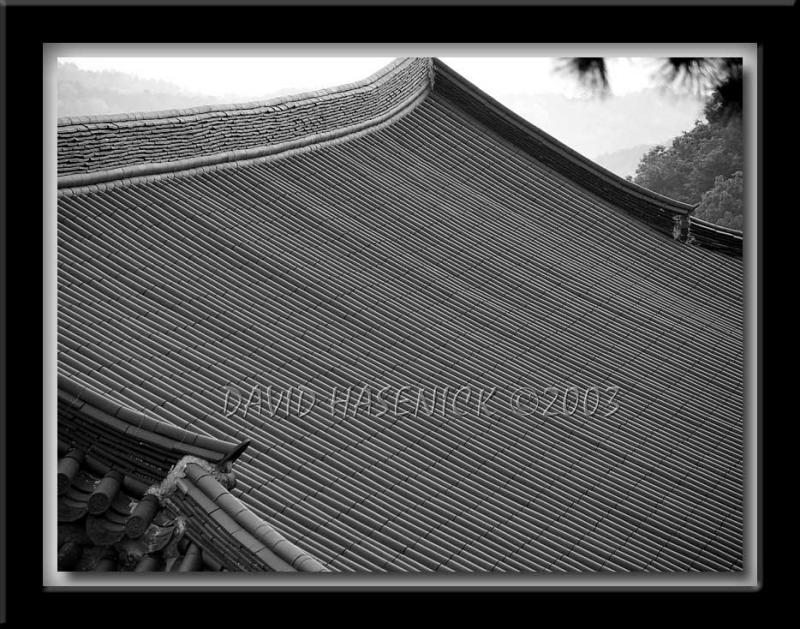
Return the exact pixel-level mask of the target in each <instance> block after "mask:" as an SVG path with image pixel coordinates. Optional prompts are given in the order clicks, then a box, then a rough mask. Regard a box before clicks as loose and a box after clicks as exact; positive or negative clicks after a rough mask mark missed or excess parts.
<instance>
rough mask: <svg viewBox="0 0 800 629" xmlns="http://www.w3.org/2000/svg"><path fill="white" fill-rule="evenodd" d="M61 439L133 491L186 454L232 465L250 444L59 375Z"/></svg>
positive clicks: (154, 480)
mask: <svg viewBox="0 0 800 629" xmlns="http://www.w3.org/2000/svg"><path fill="white" fill-rule="evenodd" d="M58 407H59V422H58V430H59V439H60V440H61V441H63V442H65V443H70V444H72V445H73V446H74V447H76V448H80V449H81V450H82V451H83V453H84V455H85V457H86V461H87V464H88V465H89V467H90V468H91V469H93V470H94V471H96V472H101V473H105V472H107V471H109V470H112V469H113V470H117V471H118V472H120V473H121V474H122V480H121V482H122V483H123V484H125V485H126V486H128V487H129V488H130V489H131V490H132V491H133V492H134V493H139V494H143V493H144V492H145V491H146V489H147V487H148V486H150V485H152V484H153V483H157V482H160V481H161V479H162V478H163V477H164V476H165V475H166V473H167V472H168V471H169V469H170V468H171V467H172V466H173V465H175V463H177V461H178V460H179V459H180V458H181V457H183V456H187V455H189V456H196V457H199V458H201V459H204V460H206V461H209V462H211V463H215V464H218V465H225V464H229V463H230V464H232V463H233V461H235V460H236V459H237V458H238V457H239V456H240V455H241V454H242V452H244V450H245V449H246V448H247V446H248V445H249V442H248V441H243V442H241V443H238V444H237V443H229V442H225V441H220V440H218V439H214V438H212V437H207V436H205V435H201V434H198V433H194V432H191V431H188V430H185V429H183V428H179V427H177V426H173V425H170V424H167V423H165V422H163V421H159V420H156V419H153V418H152V417H149V416H148V415H147V414H145V413H143V412H141V411H136V410H133V409H131V408H129V407H128V406H125V405H122V404H118V403H117V402H115V401H113V399H111V398H110V397H107V396H104V395H101V394H99V393H97V392H95V391H92V390H91V389H88V388H86V387H84V386H82V385H79V384H77V383H76V382H74V381H72V380H70V379H69V378H67V377H65V376H63V375H59V377H58Z"/></svg>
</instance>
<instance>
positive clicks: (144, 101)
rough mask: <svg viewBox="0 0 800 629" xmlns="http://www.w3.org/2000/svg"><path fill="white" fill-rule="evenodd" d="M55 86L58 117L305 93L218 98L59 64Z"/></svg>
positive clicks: (296, 90)
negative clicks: (56, 89) (56, 85)
mask: <svg viewBox="0 0 800 629" xmlns="http://www.w3.org/2000/svg"><path fill="white" fill-rule="evenodd" d="M57 83H58V116H59V118H60V117H63V116H90V115H96V114H118V113H133V112H144V111H159V110H163V109H186V108H189V107H198V106H201V105H220V104H227V103H236V102H243V101H245V102H246V101H251V100H269V99H271V98H276V97H278V96H285V95H287V94H295V93H299V92H302V91H305V90H304V89H303V88H286V89H282V90H279V91H276V92H271V93H269V94H263V95H259V96H254V97H252V98H251V97H242V96H241V95H236V94H231V95H226V96H224V97H218V96H211V95H208V94H200V93H196V92H190V91H188V90H185V89H184V88H182V87H180V86H179V85H175V84H174V83H170V82H168V81H160V80H156V79H144V78H141V77H138V76H135V75H133V74H128V73H126V72H116V71H109V70H102V71H92V70H83V69H81V68H79V67H78V66H76V65H75V64H74V63H59V64H58V69H57Z"/></svg>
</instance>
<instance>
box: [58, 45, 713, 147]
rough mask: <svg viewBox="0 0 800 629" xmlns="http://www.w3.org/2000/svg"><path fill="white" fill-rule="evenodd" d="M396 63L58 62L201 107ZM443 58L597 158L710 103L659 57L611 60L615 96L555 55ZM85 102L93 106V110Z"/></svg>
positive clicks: (359, 75)
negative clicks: (155, 84)
mask: <svg viewBox="0 0 800 629" xmlns="http://www.w3.org/2000/svg"><path fill="white" fill-rule="evenodd" d="M392 60H393V58H392V57H350V58H336V57H321V58H314V57H267V58H264V57H238V58H237V57H216V58H202V57H171V58H164V57H150V58H148V57H60V58H59V63H61V62H65V63H72V64H74V65H75V66H77V67H78V68H80V69H83V70H90V71H101V70H113V71H118V72H123V73H126V74H130V75H134V76H137V77H139V78H141V79H149V80H159V81H166V82H168V83H171V84H173V85H175V86H177V87H178V88H180V89H181V90H184V91H185V92H186V93H187V94H192V95H195V98H194V99H193V100H192V101H191V102H188V103H187V106H193V105H196V104H197V103H198V102H200V101H202V97H204V96H207V97H213V99H214V101H215V102H246V101H252V100H259V99H264V98H269V97H272V96H276V95H284V94H288V93H296V92H303V91H310V90H316V89H321V88H324V87H332V86H335V85H341V84H343V83H350V82H354V81H358V80H360V79H363V78H366V77H367V76H369V75H370V74H372V73H374V72H376V71H378V70H379V69H380V68H382V67H383V66H385V65H386V64H388V63H390V62H391V61H392ZM442 60H443V61H444V62H445V63H447V64H448V65H450V66H451V67H452V68H453V69H454V70H456V71H457V72H459V73H460V74H462V75H463V76H464V77H466V78H467V79H469V80H470V81H472V82H473V83H475V84H476V85H477V86H478V87H480V88H481V89H483V90H484V91H486V92H487V93H489V94H490V95H491V96H493V97H494V98H496V99H497V100H499V101H500V102H502V103H503V104H505V105H506V106H508V107H510V108H511V109H513V110H514V111H515V112H516V113H518V114H519V115H521V116H523V117H524V118H526V119H527V120H529V121H530V122H532V123H533V124H535V125H536V126H538V127H540V128H542V129H543V130H544V131H546V132H548V133H550V134H551V135H553V136H555V137H556V138H558V139H559V140H561V141H562V142H564V143H566V144H567V145H569V146H571V147H572V148H574V149H576V150H578V151H579V152H581V153H583V154H584V155H586V156H587V157H590V158H595V157H597V156H598V155H601V154H603V153H611V152H614V151H619V150H621V149H627V148H630V147H636V146H642V145H653V144H657V143H664V142H667V141H669V140H670V139H671V138H672V137H675V136H677V135H679V134H680V133H682V132H683V131H688V130H689V129H691V128H692V126H693V125H694V122H695V120H697V119H698V118H701V117H702V106H703V103H702V101H701V100H699V99H698V98H696V97H691V96H688V95H682V96H676V95H675V94H674V93H671V92H667V91H665V90H663V89H659V88H658V86H659V82H658V81H657V80H655V75H656V72H657V70H658V60H657V59H652V58H611V59H609V78H610V83H611V89H612V94H611V96H608V97H606V98H599V97H597V96H596V95H592V94H589V93H587V92H586V91H585V90H584V89H583V88H582V87H581V86H580V85H579V83H578V82H577V81H576V80H575V78H574V77H573V76H569V75H565V74H564V73H560V72H559V71H558V70H557V65H558V60H557V59H554V58H551V57H487V58H470V57H442ZM139 96H142V97H143V98H144V99H145V100H141V99H139V100H137V101H136V103H137V105H136V106H137V108H139V109H141V108H142V107H146V103H147V100H146V96H147V95H146V94H144V95H139ZM198 99H200V101H198ZM141 103H145V105H142V104H141ZM85 106H86V107H87V108H91V104H89V105H85ZM98 107H99V105H98ZM153 108H158V106H157V105H153ZM162 108H163V107H162ZM71 113H72V112H71ZM81 113H85V114H94V113H111V112H108V111H83V112H81Z"/></svg>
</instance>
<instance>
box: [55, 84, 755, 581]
mask: <svg viewBox="0 0 800 629" xmlns="http://www.w3.org/2000/svg"><path fill="white" fill-rule="evenodd" d="M438 84H439V77H438V75H437V79H436V85H438ZM472 114H474V112H472V113H469V112H468V108H465V107H464V103H463V102H462V101H461V100H459V99H453V98H452V97H451V94H450V93H448V92H447V91H446V90H444V91H438V88H436V89H435V90H434V92H433V94H432V95H430V96H428V98H427V99H426V100H425V101H424V102H423V103H422V104H421V105H419V106H418V107H416V108H415V109H414V110H413V111H411V112H410V113H408V114H407V115H406V116H405V117H403V118H402V119H400V120H399V121H397V122H395V123H393V124H392V125H390V126H389V127H386V128H384V129H381V130H379V131H376V132H374V133H372V134H369V135H365V136H363V137H359V138H357V139H354V140H352V141H348V142H343V143H340V144H338V145H335V146H330V147H326V148H323V149H320V150H317V151H313V152H309V153H305V154H297V155H292V156H288V157H285V158H280V159H275V160H273V161H270V162H267V163H260V164H249V165H243V166H242V167H240V168H236V169H230V170H225V171H218V172H210V173H200V174H197V175H192V176H187V177H183V178H180V179H163V180H155V181H147V182H142V183H139V184H131V185H126V186H119V187H116V188H114V189H109V190H105V191H97V192H86V193H83V194H80V195H73V196H63V197H61V198H60V199H59V215H58V221H59V236H58V237H59V260H58V266H59V370H60V372H61V373H62V374H64V375H66V376H68V377H70V378H72V379H74V380H76V381H78V382H80V383H81V384H82V385H85V386H86V387H87V388H88V389H90V390H94V391H98V392H100V393H102V394H103V395H108V396H113V398H114V399H115V400H119V401H120V403H125V404H127V405H130V406H133V407H135V408H138V409H140V410H141V411H143V412H146V413H147V414H148V415H150V416H153V417H156V418H158V419H159V420H161V421H164V422H167V423H172V424H173V425H176V426H181V427H190V428H191V430H196V431H200V432H202V433H203V434H206V435H208V436H209V437H212V438H216V439H223V440H244V439H249V440H251V447H250V448H249V449H248V451H247V452H245V453H244V454H243V455H242V456H241V457H240V458H239V460H238V462H237V479H238V481H237V484H236V487H234V488H233V489H232V490H231V493H232V494H233V495H234V496H235V497H236V498H238V500H240V501H241V503H242V504H243V505H244V506H245V507H247V509H248V510H250V511H252V512H253V514H254V515H256V516H257V517H259V518H261V519H263V520H265V521H266V522H268V523H269V524H270V526H274V527H275V528H276V529H277V530H279V531H281V533H282V534H283V535H284V536H285V537H286V539H287V540H288V541H289V542H291V543H292V544H296V545H297V546H298V547H299V548H302V549H303V550H304V551H305V552H307V553H309V554H311V555H313V556H314V557H316V559H317V560H319V561H320V562H321V564H322V565H323V566H324V567H325V568H327V569H330V570H336V571H346V572H349V571H375V572H381V571H444V572H453V571H497V572H518V571H522V572H525V571H541V572H565V571H616V572H625V571H655V572H686V571H730V570H734V571H735V570H740V569H741V568H742V545H743V541H742V535H743V534H742V530H743V510H742V496H743V492H744V487H743V467H744V444H743V418H742V413H743V400H742V396H743V394H742V388H743V380H742V374H743V342H742V330H743V284H742V282H743V279H742V263H741V259H738V258H735V257H731V256H726V255H721V254H720V253H717V252H714V251H710V250H707V249H705V248H702V247H693V246H688V245H687V244H686V243H685V242H681V241H676V240H674V239H673V238H672V236H671V235H664V234H662V233H660V232H659V231H658V230H655V229H653V224H652V221H649V220H648V221H642V220H640V219H639V218H637V216H635V212H632V211H630V208H625V209H622V208H620V207H619V205H618V204H617V203H612V202H611V201H609V200H608V199H606V198H604V197H603V196H601V195H599V194H598V193H597V191H596V189H594V188H592V186H591V185H590V186H589V188H590V190H587V189H586V188H585V187H584V185H583V180H581V181H575V180H573V178H572V173H571V172H565V171H563V170H562V169H560V168H557V167H554V166H553V165H552V164H549V163H545V161H546V160H545V161H543V160H540V159H537V158H535V157H534V156H533V155H532V154H531V152H530V151H528V150H525V149H522V148H520V147H519V146H518V145H516V144H513V143H512V142H511V140H512V139H513V138H508V137H505V136H501V135H500V134H498V133H497V130H496V128H495V127H493V126H489V125H487V124H486V123H485V122H484V121H483V117H481V116H478V117H475V116H474V115H472ZM662 231H666V230H662ZM364 384H374V385H375V386H376V388H377V387H380V386H382V385H390V386H394V387H395V388H397V387H400V386H404V385H410V386H423V387H426V389H427V390H428V391H430V390H431V389H432V388H433V387H434V386H435V385H439V386H450V387H455V388H458V387H460V386H462V385H467V384H470V385H473V386H474V387H485V388H487V389H488V388H491V387H497V389H498V394H497V396H496V398H495V401H496V404H495V405H494V406H495V408H494V410H495V412H494V413H493V414H492V415H491V416H489V415H486V414H484V415H478V414H477V413H475V412H474V411H471V412H468V413H467V414H466V415H464V416H459V417H455V416H449V415H448V416H442V415H437V414H433V415H432V416H427V415H425V414H418V415H417V416H412V415H405V416H402V415H396V414H394V413H392V412H389V413H386V414H384V415H381V416H378V415H376V414H374V413H369V412H360V413H358V414H356V415H352V414H351V415H350V416H348V417H345V418H342V417H341V415H339V416H332V415H331V413H330V412H329V410H328V409H327V408H326V407H325V404H324V400H323V401H322V402H321V403H320V404H319V405H318V406H316V407H315V408H313V410H312V411H311V412H309V413H308V414H307V415H304V416H302V417H300V416H298V415H297V414H293V413H290V414H289V416H285V415H281V414H280V413H278V414H277V415H275V416H273V417H269V416H268V414H263V413H262V414H261V415H256V414H254V413H251V414H250V415H248V416H244V415H243V414H242V413H228V412H225V406H224V400H225V395H226V391H228V392H229V391H230V390H231V388H235V389H238V390H241V391H243V392H244V394H245V395H246V394H247V392H249V391H251V389H252V388H253V386H254V385H261V386H262V393H263V392H265V391H266V387H267V386H272V388H273V389H274V390H281V389H283V390H285V389H288V388H289V387H300V386H303V387H306V388H307V389H309V390H311V391H315V392H317V393H318V394H320V397H321V398H323V397H324V395H325V394H326V393H329V392H330V391H331V389H332V388H333V387H338V388H339V390H340V391H341V390H343V389H347V388H348V387H354V388H358V387H360V386H361V385H364ZM521 385H525V386H528V387H531V388H533V389H535V390H538V391H540V392H541V391H543V390H544V389H546V388H547V387H551V386H553V387H562V388H566V387H568V386H570V385H575V386H578V387H582V388H583V389H588V388H589V387H592V386H597V387H603V388H605V387H612V386H616V387H619V397H618V402H619V408H618V410H617V411H616V412H615V413H613V414H610V415H608V416H606V415H605V414H599V413H598V414H594V415H591V416H589V415H580V414H577V415H575V414H573V415H566V414H563V413H562V414H555V415H552V414H545V413H544V409H543V408H541V407H539V408H537V410H536V412H534V413H533V414H532V415H530V416H525V417H521V416H517V415H515V414H513V413H510V412H508V411H507V409H508V402H509V395H510V391H511V390H513V388H514V387H517V386H521ZM194 494H196V492H193V491H191V490H190V489H189V486H188V485H186V491H185V492H182V493H176V495H177V496H178V499H179V500H182V501H184V504H186V505H188V506H191V505H193V504H194V503H193V502H192V501H194V502H197V498H196V496H195V495H194ZM197 495H199V494H197ZM184 496H186V497H185V498H184ZM199 500H200V502H202V500H203V499H202V498H200V499H199ZM198 521H200V520H198ZM212 526H213V525H212ZM240 526H241V525H240ZM242 528H244V527H242ZM234 555H235V554H233V555H230V556H229V555H227V554H226V555H225V557H223V556H219V557H218V560H219V561H223V560H227V561H232V562H233V561H244V559H243V558H242V556H241V555H235V556H234Z"/></svg>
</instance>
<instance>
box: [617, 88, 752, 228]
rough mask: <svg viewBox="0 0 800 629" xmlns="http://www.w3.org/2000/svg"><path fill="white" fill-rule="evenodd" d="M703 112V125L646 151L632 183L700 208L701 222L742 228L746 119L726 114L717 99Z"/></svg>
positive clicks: (713, 98) (710, 102) (700, 122)
mask: <svg viewBox="0 0 800 629" xmlns="http://www.w3.org/2000/svg"><path fill="white" fill-rule="evenodd" d="M704 113H705V118H706V120H705V121H698V122H697V123H696V124H695V126H694V128H693V129H692V130H691V131H687V132H685V133H684V134H682V135H681V136H679V137H677V138H675V139H674V140H673V141H672V144H671V145H670V146H668V147H665V146H661V145H659V146H655V147H653V148H652V149H651V150H650V151H648V152H647V153H646V154H645V155H644V157H642V160H641V162H640V163H639V166H638V167H637V169H636V175H635V177H634V179H633V181H634V182H636V183H637V184H639V185H640V186H644V187H645V188H648V189H650V190H653V191H654V192H658V193H660V194H664V195H666V196H668V197H672V198H673V199H677V200H679V201H684V202H686V203H692V204H697V203H699V206H698V207H697V210H696V211H695V216H697V217H698V218H701V219H703V220H707V221H710V222H713V223H716V224H718V225H721V226H724V227H730V228H733V229H742V228H743V226H744V215H743V190H744V177H743V169H744V155H743V146H742V118H741V115H739V114H737V113H735V114H731V113H729V112H726V111H725V110H724V109H723V108H722V107H721V106H720V97H719V95H718V94H715V95H714V96H713V97H712V98H711V99H710V100H709V102H708V104H707V105H706V107H705V109H704Z"/></svg>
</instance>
